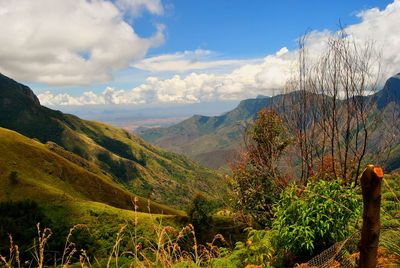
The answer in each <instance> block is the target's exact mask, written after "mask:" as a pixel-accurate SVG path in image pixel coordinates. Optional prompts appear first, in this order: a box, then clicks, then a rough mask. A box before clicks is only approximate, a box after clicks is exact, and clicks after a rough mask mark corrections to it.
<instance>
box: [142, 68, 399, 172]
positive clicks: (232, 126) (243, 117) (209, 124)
mask: <svg viewBox="0 0 400 268" xmlns="http://www.w3.org/2000/svg"><path fill="white" fill-rule="evenodd" d="M288 94H290V95H292V96H291V97H293V98H296V94H298V92H291V93H288ZM288 94H281V95H277V96H274V97H268V96H258V97H257V98H254V99H246V100H243V101H241V102H240V103H239V105H238V106H237V107H236V108H235V109H233V110H232V111H229V112H227V113H225V114H223V115H220V116H211V117H209V116H201V115H195V116H193V117H191V118H189V119H187V120H185V121H182V122H180V123H178V124H176V125H173V126H170V127H165V128H154V129H148V130H145V131H143V132H141V133H140V135H141V136H142V137H143V138H144V139H145V140H147V141H149V142H152V143H155V144H157V145H159V146H161V147H163V148H166V149H168V150H172V151H175V152H179V153H182V154H185V155H187V156H189V157H191V158H192V159H194V160H196V161H198V162H199V163H201V164H203V165H205V166H208V167H211V168H217V169H218V168H221V167H226V164H227V161H230V160H232V159H234V157H235V154H236V152H237V149H238V148H240V145H241V143H242V133H243V131H244V128H245V125H246V123H248V122H252V121H253V120H254V119H255V117H256V116H257V112H258V111H260V110H261V109H262V108H264V107H272V105H274V106H275V107H276V108H277V109H278V110H279V109H281V107H280V106H279V104H280V103H282V98H284V97H287V96H288ZM366 98H376V103H377V106H378V108H379V109H384V108H385V107H387V106H388V105H389V103H394V104H395V105H400V74H397V75H395V76H393V77H391V78H389V79H388V80H387V82H386V83H385V86H384V87H383V89H382V90H381V91H379V92H377V93H375V94H374V95H372V96H368V97H366ZM276 104H278V105H276ZM399 143H400V140H399ZM399 155H400V154H399ZM399 162H400V161H399Z"/></svg>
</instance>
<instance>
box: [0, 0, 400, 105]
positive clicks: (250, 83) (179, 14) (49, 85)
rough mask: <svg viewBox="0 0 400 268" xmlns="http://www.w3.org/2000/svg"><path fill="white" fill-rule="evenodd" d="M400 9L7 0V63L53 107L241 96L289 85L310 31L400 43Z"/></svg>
mask: <svg viewBox="0 0 400 268" xmlns="http://www.w3.org/2000/svg"><path fill="white" fill-rule="evenodd" d="M41 1H43V3H42V5H41ZM24 12H26V13H24ZM33 14H35V15H33ZM399 14H400V0H394V2H393V1H386V0H379V1H378V0H365V1H361V0H353V1H344V0H337V1H321V0H320V1H314V0H313V1H311V0H309V1H294V0H293V1H289V0H285V1H267V0H252V1H244V0H242V1H239V0H235V1H232V0H230V1H229V0H202V1H189V0H112V1H111V0H97V1H91V2H87V1H85V0H68V1H63V2H59V3H58V4H54V5H53V4H49V2H46V1H45V0H36V1H30V0H21V1H16V3H14V2H12V3H10V2H9V1H2V2H0V30H1V31H2V32H3V33H4V34H3V35H2V36H0V42H2V44H4V45H3V47H5V49H3V50H0V72H3V73H5V74H6V75H10V76H12V77H13V78H15V79H17V80H19V81H23V82H25V83H27V84H28V85H29V86H31V87H32V88H33V90H34V91H35V92H36V93H37V94H39V98H40V99H41V101H42V102H43V103H44V104H46V105H50V106H51V105H55V106H59V105H88V104H132V105H138V104H146V103H197V102H206V101H223V100H238V99H242V98H246V97H251V96H254V95H256V94H265V95H268V94H273V92H275V91H273V90H275V89H277V88H280V87H282V85H283V83H284V81H285V79H287V77H288V72H289V71H288V68H289V67H288V66H289V65H291V64H292V63H293V62H294V60H295V58H296V57H295V52H296V47H297V44H296V39H297V38H298V37H299V36H301V35H302V34H304V33H305V32H306V31H312V33H313V34H312V37H313V38H312V40H313V43H312V44H311V46H310V47H313V49H316V50H320V48H319V47H318V44H319V43H321V42H323V41H324V40H325V39H326V38H327V36H330V35H332V34H333V33H334V32H335V31H336V30H337V29H338V25H339V22H341V24H342V25H343V26H344V27H345V29H346V30H348V31H349V32H350V33H351V34H352V35H353V36H354V37H355V38H357V39H360V40H367V39H368V40H369V39H371V38H377V39H378V41H380V42H381V43H380V44H379V45H380V48H382V49H383V50H385V51H384V52H386V47H385V45H386V44H387V43H388V42H391V45H395V47H397V45H399V48H400V40H398V39H396V38H395V37H393V36H392V35H394V36H396V35H399V34H400V33H397V31H399V30H397V29H398V28H399V27H397V26H394V25H397V22H398V21H399V18H400V15H399ZM2 25H3V26H2ZM21 25H22V26H21ZM375 31H376V32H375ZM15 33H17V35H16V36H18V38H15V39H16V40H14V39H12V38H7V36H8V35H9V36H11V35H15ZM388 36H389V39H387V40H386V37H388ZM21 51H22V52H21ZM278 51H279V52H278ZM393 53H394V52H393ZM393 53H387V54H385V55H384V59H387V60H388V61H389V60H390V61H391V66H390V68H389V69H390V70H389V71H388V73H390V72H393V71H395V70H396V68H397V67H398V63H400V59H399V62H397V61H393V55H394V54H393ZM396 53H397V52H396ZM392 54H393V55H392Z"/></svg>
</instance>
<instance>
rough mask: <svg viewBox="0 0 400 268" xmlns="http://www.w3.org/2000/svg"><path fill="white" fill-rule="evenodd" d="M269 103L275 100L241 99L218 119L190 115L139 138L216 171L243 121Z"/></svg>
mask: <svg viewBox="0 0 400 268" xmlns="http://www.w3.org/2000/svg"><path fill="white" fill-rule="evenodd" d="M273 101H276V99H275V98H270V97H258V98H256V99H247V100H243V101H241V102H240V104H239V105H238V107H236V108H235V109H234V110H232V111H230V112H228V113H225V114H223V115H221V116H211V117H209V116H201V115H194V116H193V117H191V118H189V119H187V120H185V121H183V122H181V123H179V124H176V125H174V126H170V127H167V128H155V129H148V130H145V131H143V132H142V133H140V135H141V136H142V137H143V138H144V139H145V140H147V141H150V142H152V143H155V144H157V145H159V146H161V147H164V148H167V149H169V150H172V151H175V152H178V153H182V154H186V155H188V156H190V157H192V158H193V159H194V160H197V161H199V162H200V163H202V164H204V165H206V166H208V167H211V168H219V167H221V166H223V165H225V164H226V161H227V160H229V159H232V158H233V157H234V156H235V154H236V149H237V148H238V147H239V146H240V144H241V143H242V133H243V130H244V128H245V126H246V122H248V121H252V120H254V118H255V116H256V115H257V112H258V111H259V110H261V109H262V108H263V107H267V106H270V105H272V103H273Z"/></svg>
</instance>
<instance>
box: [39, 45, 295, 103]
mask: <svg viewBox="0 0 400 268" xmlns="http://www.w3.org/2000/svg"><path fill="white" fill-rule="evenodd" d="M294 57H295V54H293V53H290V52H288V53H287V54H285V55H282V56H280V57H276V56H268V57H266V58H265V59H262V60H261V63H259V64H246V65H243V66H241V67H239V68H237V69H235V70H234V71H232V72H231V73H228V74H219V75H217V74H204V73H203V74H198V73H191V74H189V75H186V76H180V75H174V76H173V77H172V78H169V79H160V78H157V77H153V76H152V77H149V78H147V79H146V81H145V83H143V84H141V85H140V86H138V87H136V88H133V89H131V90H117V89H114V88H107V89H106V90H105V91H103V92H102V93H101V94H98V95H96V94H93V93H91V92H90V94H87V93H85V94H84V95H82V96H79V97H71V96H70V95H68V94H58V95H53V94H52V93H50V92H45V93H43V94H39V95H38V97H39V99H40V101H41V102H42V104H44V105H50V106H51V105H87V104H93V103H98V104H129V103H130V104H146V103H196V102H207V101H218V100H237V99H242V98H245V97H253V96H255V95H257V94H260V93H262V94H264V95H271V94H273V92H274V90H277V89H279V87H280V86H281V85H282V83H284V82H285V80H286V79H287V78H288V77H289V76H290V73H291V70H292V68H293V63H294Z"/></svg>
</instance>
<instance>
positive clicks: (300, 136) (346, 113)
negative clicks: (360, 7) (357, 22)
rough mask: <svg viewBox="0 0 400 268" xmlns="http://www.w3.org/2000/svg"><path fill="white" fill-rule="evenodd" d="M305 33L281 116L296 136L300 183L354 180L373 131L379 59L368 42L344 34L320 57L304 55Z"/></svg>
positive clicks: (331, 40) (339, 34) (328, 45)
mask: <svg viewBox="0 0 400 268" xmlns="http://www.w3.org/2000/svg"><path fill="white" fill-rule="evenodd" d="M306 43H307V35H305V36H304V37H302V38H301V39H300V41H299V65H298V66H299V67H298V68H299V71H298V76H297V77H296V79H295V80H294V81H290V83H289V85H290V86H291V87H292V91H293V93H292V94H288V95H287V97H286V99H285V100H284V106H285V107H286V108H285V109H284V114H285V118H286V120H287V121H288V122H289V124H288V125H289V126H291V131H292V132H293V133H295V135H296V141H297V143H296V144H297V147H298V152H299V158H300V160H301V164H300V174H301V180H302V181H303V182H304V183H306V182H307V179H308V178H309V177H311V176H313V175H315V174H316V173H318V175H319V176H322V177H342V178H343V179H350V178H352V177H356V178H357V177H358V176H359V174H360V167H361V164H362V162H363V160H364V157H365V155H366V149H367V146H368V142H369V135H370V131H371V129H372V128H373V127H374V124H373V122H374V117H376V115H374V114H373V113H371V112H370V111H372V110H373V108H374V105H375V102H374V99H373V98H371V97H368V96H369V95H371V93H373V92H375V91H376V89H377V85H378V80H379V61H378V60H379V55H377V54H376V53H375V50H374V45H373V43H372V42H368V43H365V44H363V45H362V47H361V46H360V45H359V44H358V43H357V42H356V41H354V40H352V39H351V38H350V37H348V36H347V35H346V33H345V32H344V31H339V32H338V33H337V34H336V35H335V36H333V37H331V38H330V39H329V40H328V42H327V46H326V51H324V52H323V53H322V54H321V56H320V57H319V58H318V59H313V58H311V57H310V56H309V55H308V53H307V49H306V48H307V46H306Z"/></svg>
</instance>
